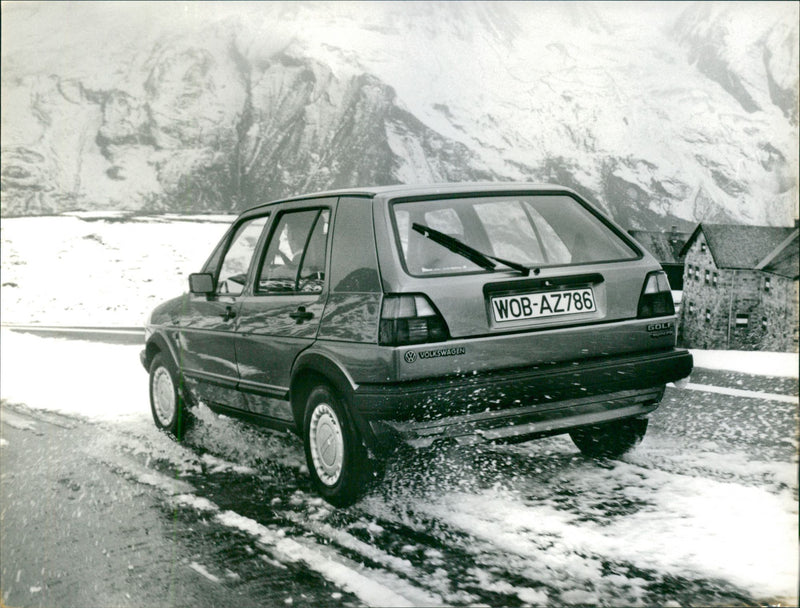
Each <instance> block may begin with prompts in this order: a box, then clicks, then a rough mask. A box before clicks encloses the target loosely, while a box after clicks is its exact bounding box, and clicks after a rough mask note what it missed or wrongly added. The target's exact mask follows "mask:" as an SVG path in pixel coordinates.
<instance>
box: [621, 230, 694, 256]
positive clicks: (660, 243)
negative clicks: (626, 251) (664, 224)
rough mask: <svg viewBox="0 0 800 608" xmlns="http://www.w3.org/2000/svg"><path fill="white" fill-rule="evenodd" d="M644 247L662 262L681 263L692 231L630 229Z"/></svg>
mask: <svg viewBox="0 0 800 608" xmlns="http://www.w3.org/2000/svg"><path fill="white" fill-rule="evenodd" d="M628 234H630V235H631V236H632V237H633V238H635V239H636V240H637V241H638V243H639V244H640V245H642V247H644V248H645V249H647V251H649V252H650V253H651V254H652V255H653V257H654V258H656V259H657V260H658V261H659V262H660V263H662V264H681V263H683V256H682V255H681V250H682V249H683V246H684V244H685V243H686V240H687V239H688V238H689V236H690V235H691V233H689V232H654V231H648V230H629V231H628Z"/></svg>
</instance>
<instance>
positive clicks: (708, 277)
mask: <svg viewBox="0 0 800 608" xmlns="http://www.w3.org/2000/svg"><path fill="white" fill-rule="evenodd" d="M710 282H711V271H710V270H709V269H708V268H706V285H708V284H709V283H710Z"/></svg>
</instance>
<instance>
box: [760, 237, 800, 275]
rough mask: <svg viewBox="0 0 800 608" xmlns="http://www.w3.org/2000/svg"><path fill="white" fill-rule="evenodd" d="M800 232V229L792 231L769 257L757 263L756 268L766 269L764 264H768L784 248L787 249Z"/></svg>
mask: <svg viewBox="0 0 800 608" xmlns="http://www.w3.org/2000/svg"><path fill="white" fill-rule="evenodd" d="M798 234H800V230H795V231H794V232H792V233H791V234H790V235H789V236H788V237H786V239H785V240H784V241H783V242H782V243H781V244H780V245H778V246H777V247H776V248H775V249H774V250H773V251H772V253H770V254H769V255H768V256H767V257H765V258H764V259H763V260H761V261H760V262H759V263H758V264H756V270H764V266H767V265H768V264H769V263H770V262H772V260H774V259H775V258H776V257H778V254H779V253H781V252H782V251H783V250H784V249H786V248H787V247H788V246H789V245H790V244H791V242H792V241H793V240H795V239H796V238H797V235H798Z"/></svg>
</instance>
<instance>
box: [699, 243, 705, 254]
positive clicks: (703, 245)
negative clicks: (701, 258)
mask: <svg viewBox="0 0 800 608" xmlns="http://www.w3.org/2000/svg"><path fill="white" fill-rule="evenodd" d="M705 252H706V244H705V242H704V241H701V242H700V253H705Z"/></svg>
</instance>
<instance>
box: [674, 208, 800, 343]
mask: <svg viewBox="0 0 800 608" xmlns="http://www.w3.org/2000/svg"><path fill="white" fill-rule="evenodd" d="M680 253H681V255H682V256H683V259H684V266H685V268H684V280H683V302H682V306H681V312H680V320H679V326H678V340H679V343H681V344H682V345H683V346H687V347H694V348H703V349H731V350H770V351H785V352H797V350H798V305H799V302H798V295H799V294H800V290H798V276H799V275H800V250H799V249H798V230H797V227H795V228H776V227H771V226H742V225H730V224H700V225H698V226H697V228H696V229H695V231H694V232H693V233H692V235H691V236H690V237H689V240H688V241H686V244H685V245H684V246H683V248H682V250H681V252H680Z"/></svg>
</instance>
